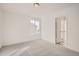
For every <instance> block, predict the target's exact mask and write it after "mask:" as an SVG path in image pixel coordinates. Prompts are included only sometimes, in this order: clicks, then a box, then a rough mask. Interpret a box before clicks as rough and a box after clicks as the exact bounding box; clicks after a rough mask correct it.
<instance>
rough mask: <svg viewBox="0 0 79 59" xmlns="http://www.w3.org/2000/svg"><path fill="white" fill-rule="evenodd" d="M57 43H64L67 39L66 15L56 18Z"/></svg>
mask: <svg viewBox="0 0 79 59" xmlns="http://www.w3.org/2000/svg"><path fill="white" fill-rule="evenodd" d="M55 30H56V33H55V34H56V40H55V41H56V44H60V45H64V43H65V40H66V17H65V16H64V17H56V18H55Z"/></svg>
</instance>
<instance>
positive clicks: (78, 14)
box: [57, 4, 79, 52]
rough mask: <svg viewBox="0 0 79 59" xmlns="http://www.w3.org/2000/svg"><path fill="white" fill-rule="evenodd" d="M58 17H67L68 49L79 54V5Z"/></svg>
mask: <svg viewBox="0 0 79 59" xmlns="http://www.w3.org/2000/svg"><path fill="white" fill-rule="evenodd" d="M57 16H66V17H67V22H68V23H67V40H66V47H67V48H70V49H72V50H75V51H78V52H79V46H78V45H79V4H72V6H71V7H69V8H66V9H64V10H62V11H61V12H59V13H58V14H57Z"/></svg>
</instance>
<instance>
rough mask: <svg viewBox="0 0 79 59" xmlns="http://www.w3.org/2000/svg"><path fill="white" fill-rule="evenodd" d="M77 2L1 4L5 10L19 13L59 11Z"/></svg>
mask: <svg viewBox="0 0 79 59" xmlns="http://www.w3.org/2000/svg"><path fill="white" fill-rule="evenodd" d="M73 5H76V4H71V3H70V4H64V3H59V4H58V3H57V4H56V3H40V6H39V7H34V6H33V4H32V3H4V4H0V6H2V9H3V10H4V11H9V12H18V13H31V12H38V11H39V12H40V11H41V12H45V11H46V10H47V11H48V10H49V11H52V12H57V11H60V10H63V9H65V8H69V7H71V6H73Z"/></svg>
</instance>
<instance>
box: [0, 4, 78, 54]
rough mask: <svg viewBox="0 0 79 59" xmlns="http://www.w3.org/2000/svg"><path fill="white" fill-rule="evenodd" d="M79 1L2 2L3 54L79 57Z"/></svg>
mask: <svg viewBox="0 0 79 59" xmlns="http://www.w3.org/2000/svg"><path fill="white" fill-rule="evenodd" d="M78 45H79V3H0V56H79V46H78Z"/></svg>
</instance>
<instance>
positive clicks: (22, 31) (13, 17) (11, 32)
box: [3, 12, 39, 46]
mask: <svg viewBox="0 0 79 59" xmlns="http://www.w3.org/2000/svg"><path fill="white" fill-rule="evenodd" d="M30 19H31V18H28V16H27V15H24V14H19V13H13V12H4V28H3V29H4V33H3V35H4V37H3V39H4V41H3V45H4V46H5V45H11V44H16V43H22V42H27V41H31V40H34V37H33V36H32V34H31V30H32V29H30ZM38 38H39V37H38Z"/></svg>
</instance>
